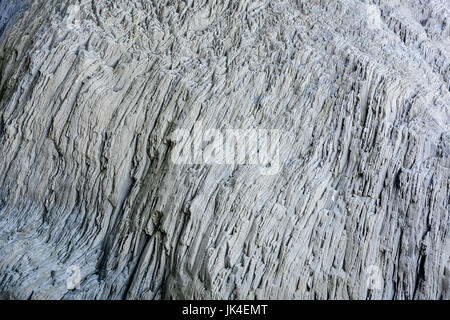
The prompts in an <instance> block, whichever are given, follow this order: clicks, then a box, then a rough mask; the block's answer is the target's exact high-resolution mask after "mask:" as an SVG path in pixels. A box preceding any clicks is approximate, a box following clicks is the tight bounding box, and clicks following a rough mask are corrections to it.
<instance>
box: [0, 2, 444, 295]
mask: <svg viewBox="0 0 450 320" xmlns="http://www.w3.org/2000/svg"><path fill="white" fill-rule="evenodd" d="M371 3H373V4H371ZM25 8H26V10H25V11H23V10H22V9H25ZM0 9H1V15H0V30H2V32H1V39H2V42H1V45H0V70H1V78H0V294H1V296H2V297H3V298H10V299H26V298H31V299H49V298H52V299H80V298H83V299H124V298H126V299H163V298H174V299H179V298H187V299H191V298H199V299H203V298H231V299H242V298H246V299H253V298H265V299H281V298H284V299H366V298H368V299H380V298H381V299H449V298H450V288H449V285H450V260H449V257H450V237H449V211H448V210H449V176H450V175H449V173H450V170H449V168H450V157H449V155H450V139H449V138H450V134H449V123H450V121H449V105H450V94H449V89H450V67H449V66H450V64H449V61H450V40H449V39H450V38H449V35H450V23H449V10H450V4H449V2H448V0H444V1H442V0H430V1H417V0H405V1H392V0H380V1H372V2H370V1H353V0H338V1H336V0H323V1H306V0H304V1H300V0H298V1H294V0H272V1H245V0H240V1H237V0H229V1H227V0H214V1H207V0H199V1H197V0H196V1H192V0H186V1H169V0H166V1H164V0H160V1H144V0H132V1H131V0H126V1H125V0H114V1H112V0H109V1H106V0H96V1H84V0H80V1H75V0H71V1H57V0H34V1H31V2H30V3H29V4H28V3H26V2H25V1H12V0H1V1H0ZM197 120H201V121H202V122H203V125H204V127H205V128H219V129H225V128H236V129H238V128H241V129H246V128H252V127H253V128H265V129H280V130H283V132H284V134H283V135H282V138H281V141H280V144H279V147H280V159H281V162H280V163H281V165H282V167H281V169H280V171H279V173H278V174H275V175H262V174H261V171H260V168H258V167H257V166H251V165H237V166H230V165H189V164H186V165H176V164H174V163H173V162H171V160H170V152H171V150H172V148H173V147H174V144H173V141H172V140H171V134H172V133H173V132H174V130H176V129H177V128H186V129H192V128H193V127H194V125H195V122H196V121H197ZM70 266H78V267H79V268H80V271H81V283H80V286H79V289H74V290H69V289H68V286H67V278H68V274H67V272H66V271H67V268H69V267H70ZM373 266H375V268H376V269H375V270H378V271H379V272H380V275H381V278H382V281H381V287H380V288H379V289H377V288H372V289H371V287H370V286H367V281H368V274H367V270H372V269H371V268H373Z"/></svg>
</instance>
